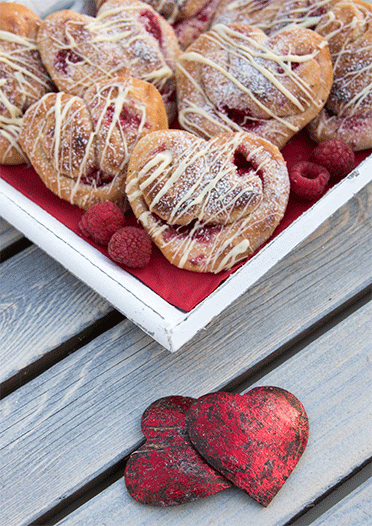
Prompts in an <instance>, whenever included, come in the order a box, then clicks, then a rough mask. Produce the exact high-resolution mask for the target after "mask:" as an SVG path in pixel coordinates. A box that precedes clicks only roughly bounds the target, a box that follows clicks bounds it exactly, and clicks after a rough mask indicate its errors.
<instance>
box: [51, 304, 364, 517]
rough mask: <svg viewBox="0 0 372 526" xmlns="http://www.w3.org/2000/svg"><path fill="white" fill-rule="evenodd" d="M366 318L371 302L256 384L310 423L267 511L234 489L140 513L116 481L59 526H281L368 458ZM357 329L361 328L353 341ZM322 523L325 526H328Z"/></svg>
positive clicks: (142, 508) (121, 482)
mask: <svg viewBox="0 0 372 526" xmlns="http://www.w3.org/2000/svg"><path fill="white" fill-rule="evenodd" d="M371 315H372V302H369V303H368V304H367V305H365V306H364V307H363V308H361V309H360V310H358V311H357V312H355V313H354V314H353V315H351V316H350V317H349V318H347V319H346V320H344V321H343V322H341V323H340V324H338V325H337V326H336V327H334V328H333V329H332V330H330V331H329V332H327V333H325V334H324V335H323V336H322V337H321V338H319V339H318V340H316V341H314V342H313V343H311V344H310V345H309V346H307V347H306V348H305V349H303V350H302V351H301V352H300V353H299V354H297V355H296V356H295V357H293V358H291V359H290V360H289V361H288V362H286V363H284V364H283V365H281V366H280V367H278V368H277V369H276V370H274V371H273V372H271V373H269V374H268V375H267V376H265V377H264V378H263V379H262V380H260V382H258V385H277V386H280V387H283V388H285V389H288V390H290V391H291V392H292V393H294V394H295V395H296V396H298V397H299V398H300V400H301V401H302V402H303V404H304V406H305V409H306V411H307V413H308V416H309V422H310V437H309V442H308V445H307V448H306V450H305V452H304V454H303V456H302V458H301V459H300V462H299V464H298V465H297V467H296V468H295V470H294V472H293V473H292V474H291V476H290V477H289V479H288V480H287V482H286V484H285V485H284V486H283V488H282V489H281V490H280V492H279V493H278V495H277V496H276V497H275V498H274V500H273V501H272V503H271V504H270V505H269V506H268V507H267V508H263V507H261V506H260V505H258V504H257V503H256V502H255V501H253V500H252V499H250V498H249V497H248V496H247V495H246V494H245V493H244V492H242V491H240V490H238V489H231V490H230V489H229V490H225V491H223V492H221V493H219V494H217V495H214V496H212V497H208V498H206V499H201V500H199V501H197V502H194V503H191V504H188V505H185V506H179V507H170V508H156V507H150V506H144V505H141V504H139V503H137V502H135V501H134V500H133V499H132V498H131V497H130V496H129V494H128V493H127V491H126V488H125V484H124V480H123V479H120V480H118V481H117V482H116V483H115V484H113V485H112V486H111V487H109V488H108V489H106V490H105V491H103V492H102V493H101V494H99V495H97V496H96V497H95V498H93V499H92V500H91V501H89V502H88V503H86V504H85V505H83V506H82V507H81V508H79V509H78V510H76V511H75V512H73V513H72V514H71V515H69V516H68V517H67V518H65V519H63V520H61V521H60V522H59V523H58V526H77V525H80V524H84V526H93V525H95V524H110V525H111V526H119V525H122V524H130V525H131V526H139V525H143V524H151V525H152V526H156V525H159V526H160V525H164V526H167V525H169V526H171V525H174V524H183V525H185V526H186V525H187V526H199V525H200V524H213V526H227V525H230V524H248V523H249V524H255V525H256V526H279V525H280V526H282V525H284V524H286V523H287V522H288V521H289V520H291V519H292V518H293V517H295V516H296V515H297V514H298V513H300V512H301V511H302V510H304V509H306V508H307V507H309V506H311V505H312V503H313V502H315V501H316V500H317V499H318V498H319V497H320V496H321V495H323V494H325V493H326V492H328V491H329V490H330V489H331V488H332V487H333V486H335V485H337V484H338V483H339V482H340V481H341V480H342V479H343V478H344V477H345V476H346V475H347V474H348V473H351V472H352V471H353V470H354V469H355V468H356V467H357V466H359V465H360V464H361V463H362V462H363V461H365V460H366V459H367V458H370V456H371V455H372V444H371V441H370V440H369V437H370V436H372V409H371V404H370V403H366V401H367V400H366V397H368V393H371V392H372V391H371V389H372V376H371V371H370V369H368V368H367V367H366V364H367V362H368V360H370V359H371V358H372V345H371V343H370V342H371V341H372V328H371V325H370V319H371ZM355 327H358V329H359V330H358V332H357V336H358V335H359V337H357V338H356V336H355V331H354V329H355ZM304 363H306V364H307V365H306V367H305V368H304V366H303V364H304ZM368 491H369V492H370V489H369V490H368ZM364 495H365V494H364V493H363V498H365V497H364ZM361 497H362V496H361ZM364 504H365V503H364ZM365 508H366V506H365V505H363V509H364V510H365ZM350 516H352V515H351V512H350ZM361 516H362V517H363V513H362V514H361ZM320 524H323V522H322V523H320ZM324 524H327V526H328V522H325V523H324ZM346 524H348V526H349V525H350V524H354V523H353V522H349V523H348V522H345V526H346ZM355 524H358V523H355ZM361 524H363V523H361ZM365 524H366V523H365Z"/></svg>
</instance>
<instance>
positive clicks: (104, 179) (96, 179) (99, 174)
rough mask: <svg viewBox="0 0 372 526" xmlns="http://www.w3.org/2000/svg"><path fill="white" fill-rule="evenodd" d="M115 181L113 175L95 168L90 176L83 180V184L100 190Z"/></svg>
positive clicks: (87, 175)
mask: <svg viewBox="0 0 372 526" xmlns="http://www.w3.org/2000/svg"><path fill="white" fill-rule="evenodd" d="M113 179H114V176H113V175H111V174H108V173H105V172H103V171H102V170H100V169H99V168H93V169H92V170H91V171H90V172H89V173H88V174H86V175H85V176H84V177H82V178H81V182H82V183H83V184H87V185H90V186H95V187H96V188H100V187H101V186H105V185H106V184H110V183H111V181H112V180H113Z"/></svg>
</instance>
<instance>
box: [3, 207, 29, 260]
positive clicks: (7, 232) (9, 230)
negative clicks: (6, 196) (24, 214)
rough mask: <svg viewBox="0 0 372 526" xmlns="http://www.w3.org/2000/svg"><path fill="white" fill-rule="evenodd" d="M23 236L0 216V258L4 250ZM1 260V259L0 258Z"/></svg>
mask: <svg viewBox="0 0 372 526" xmlns="http://www.w3.org/2000/svg"><path fill="white" fill-rule="evenodd" d="M22 238H23V234H21V232H18V230H16V229H15V228H13V227H12V226H11V225H10V224H9V223H8V222H7V221H5V219H3V218H2V217H0V258H1V254H2V252H3V251H4V250H6V249H7V248H9V247H10V246H11V245H13V244H14V243H16V242H17V241H19V240H20V239H22ZM0 261H1V259H0Z"/></svg>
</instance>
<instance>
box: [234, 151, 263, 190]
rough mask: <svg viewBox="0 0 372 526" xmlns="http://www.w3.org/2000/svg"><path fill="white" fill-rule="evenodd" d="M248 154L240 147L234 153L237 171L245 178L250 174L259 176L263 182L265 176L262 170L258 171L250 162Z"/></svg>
mask: <svg viewBox="0 0 372 526" xmlns="http://www.w3.org/2000/svg"><path fill="white" fill-rule="evenodd" d="M247 157H248V152H247V151H246V149H245V148H244V147H243V146H242V145H240V146H238V148H237V149H236V150H235V152H234V158H233V162H234V164H235V166H236V171H237V173H238V175H240V177H244V176H246V175H248V174H252V175H253V174H255V175H257V176H258V177H259V178H260V179H261V181H263V175H262V172H261V170H257V168H255V167H254V165H253V164H252V162H251V161H248V159H247Z"/></svg>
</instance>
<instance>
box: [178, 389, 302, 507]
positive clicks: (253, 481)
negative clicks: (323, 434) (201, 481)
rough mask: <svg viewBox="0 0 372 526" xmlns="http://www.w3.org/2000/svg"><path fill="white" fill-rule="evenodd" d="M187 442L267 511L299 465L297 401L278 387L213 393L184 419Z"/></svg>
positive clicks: (299, 411) (298, 414)
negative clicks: (266, 507) (240, 393)
mask: <svg viewBox="0 0 372 526" xmlns="http://www.w3.org/2000/svg"><path fill="white" fill-rule="evenodd" d="M186 426H187V430H188V433H189V438H190V440H191V442H192V444H193V445H194V446H195V448H196V449H197V450H198V451H199V453H200V454H201V455H202V456H203V458H204V459H205V460H206V461H207V462H208V464H210V465H211V466H213V467H214V468H215V469H216V470H217V471H219V472H220V473H222V474H223V475H224V476H225V477H226V478H227V479H229V480H231V481H232V482H233V483H234V485H235V486H238V487H239V488H241V489H244V490H245V491H246V492H247V493H248V495H250V496H251V497H252V498H254V499H255V500H256V501H257V502H259V503H260V504H262V505H263V506H267V505H268V504H269V503H270V502H271V500H272V499H273V498H274V496H275V495H276V494H277V492H278V491H279V489H280V488H281V487H282V486H283V484H284V483H285V481H286V480H287V478H288V477H289V475H290V474H291V472H292V471H293V469H294V468H295V466H296V464H297V463H298V461H299V459H300V457H301V455H302V453H303V451H304V449H305V447H306V444H307V440H308V433H309V427H308V419H307V415H306V412H305V410H304V408H303V406H302V404H301V402H300V401H299V400H298V399H297V398H296V397H295V396H294V395H293V394H291V393H289V392H288V391H286V390H284V389H281V388H278V387H265V386H263V387H257V388H255V389H252V390H251V391H248V393H246V394H245V395H243V396H241V395H239V394H234V393H222V392H218V393H212V394H208V395H205V396H202V397H201V398H199V399H198V400H197V401H196V402H195V403H194V404H192V406H191V407H190V409H189V411H188V413H187V415H186Z"/></svg>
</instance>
